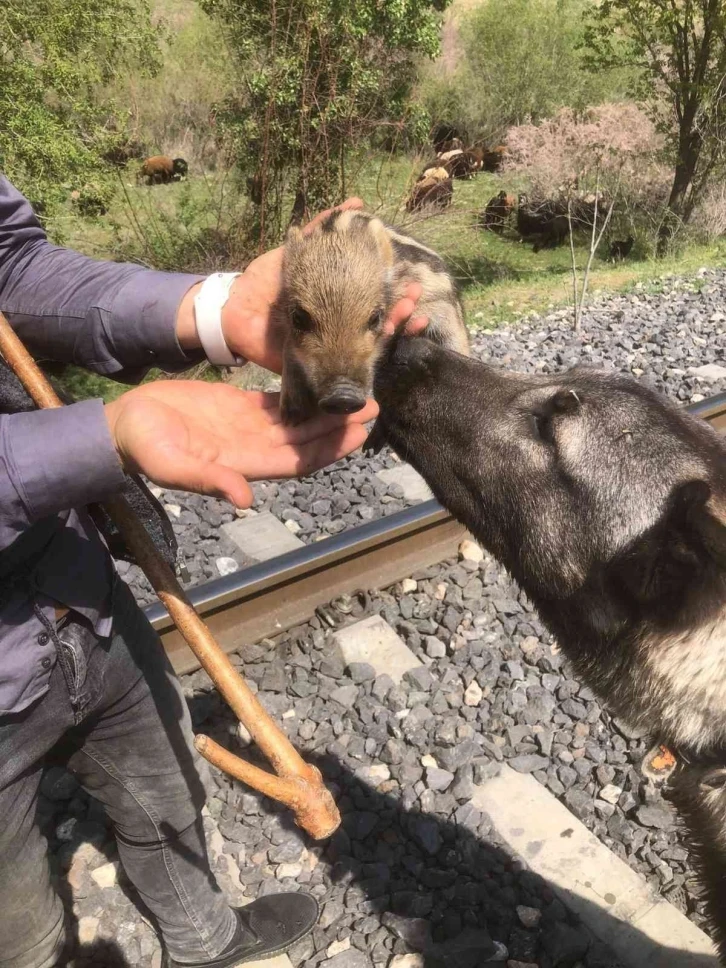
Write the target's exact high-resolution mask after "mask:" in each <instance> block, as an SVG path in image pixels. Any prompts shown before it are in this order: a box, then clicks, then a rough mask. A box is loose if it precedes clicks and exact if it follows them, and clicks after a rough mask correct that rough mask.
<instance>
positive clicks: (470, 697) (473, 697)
mask: <svg viewBox="0 0 726 968" xmlns="http://www.w3.org/2000/svg"><path fill="white" fill-rule="evenodd" d="M483 698H484V693H483V692H482V688H481V686H480V685H479V683H478V682H477V681H476V679H472V680H471V682H470V683H469V685H468V686H467V689H466V692H465V693H464V702H465V703H466V705H467V706H478V705H479V703H480V702H481V701H482V699H483Z"/></svg>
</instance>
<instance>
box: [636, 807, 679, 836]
mask: <svg viewBox="0 0 726 968" xmlns="http://www.w3.org/2000/svg"><path fill="white" fill-rule="evenodd" d="M635 816H636V817H637V818H638V820H639V822H640V823H642V824H643V826H644V827H655V828H656V829H658V830H668V829H670V827H672V826H673V824H674V823H675V820H676V817H675V813H674V811H673V810H671V809H669V807H668V806H666V804H665V803H658V802H656V803H645V804H643V805H642V806H640V807H638V809H637V810H636V811H635Z"/></svg>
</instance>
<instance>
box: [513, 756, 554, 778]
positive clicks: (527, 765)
mask: <svg viewBox="0 0 726 968" xmlns="http://www.w3.org/2000/svg"><path fill="white" fill-rule="evenodd" d="M509 765H510V766H511V768H512V769H513V770H516V771H517V773H534V772H535V770H546V769H547V767H548V766H549V765H550V761H549V759H548V758H547V757H546V756H540V755H539V754H538V753H525V754H524V755H523V756H515V757H513V759H511V760H510V761H509Z"/></svg>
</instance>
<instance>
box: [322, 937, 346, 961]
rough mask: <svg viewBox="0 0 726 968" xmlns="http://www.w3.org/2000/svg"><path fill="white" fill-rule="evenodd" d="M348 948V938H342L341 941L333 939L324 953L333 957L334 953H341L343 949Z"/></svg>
mask: <svg viewBox="0 0 726 968" xmlns="http://www.w3.org/2000/svg"><path fill="white" fill-rule="evenodd" d="M349 949H350V938H343V940H342V941H334V942H333V943H332V944H330V945H328V947H327V949H326V951H325V954H326V955H327V956H328V958H334V957H335V956H336V955H342V954H343V952H344V951H348V950H349Z"/></svg>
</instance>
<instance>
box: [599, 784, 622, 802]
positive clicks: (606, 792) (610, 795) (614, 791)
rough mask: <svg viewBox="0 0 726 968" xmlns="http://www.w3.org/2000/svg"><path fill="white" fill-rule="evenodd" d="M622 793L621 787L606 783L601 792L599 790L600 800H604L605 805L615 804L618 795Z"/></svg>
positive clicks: (618, 797)
mask: <svg viewBox="0 0 726 968" xmlns="http://www.w3.org/2000/svg"><path fill="white" fill-rule="evenodd" d="M622 792H623V790H622V787H619V786H615V785H614V784H613V783H608V784H606V785H605V786H604V787H603V788H602V790H600V799H601V800H604V801H605V802H606V803H612V804H616V803H617V802H618V800H619V799H620V794H621V793H622Z"/></svg>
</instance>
